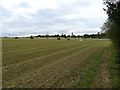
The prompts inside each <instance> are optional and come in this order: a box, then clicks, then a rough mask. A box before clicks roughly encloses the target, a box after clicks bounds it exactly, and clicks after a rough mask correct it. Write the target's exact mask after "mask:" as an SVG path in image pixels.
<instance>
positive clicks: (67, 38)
mask: <svg viewBox="0 0 120 90" xmlns="http://www.w3.org/2000/svg"><path fill="white" fill-rule="evenodd" d="M15 39H19V37H15ZM30 39H34V37H30ZM57 40H61V38H60V37H58V38H57ZM66 40H70V38H66ZM82 41H83V40H82V39H80V42H82Z"/></svg>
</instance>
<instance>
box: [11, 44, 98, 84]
mask: <svg viewBox="0 0 120 90" xmlns="http://www.w3.org/2000/svg"><path fill="white" fill-rule="evenodd" d="M97 45H99V44H97ZM95 46H96V45H95ZM92 47H93V48H94V46H92ZM89 48H91V47H89ZM93 48H92V49H93ZM86 50H88V48H87V49H85V50H83V51H84V52H85V51H86ZM80 52H82V51H80ZM80 52H77V53H75V54H74V55H72V56H71V57H68V58H65V60H66V59H67V60H68V59H69V58H72V57H75V56H76V55H79V53H80ZM61 61H62V62H64V59H62V60H60V61H58V62H55V63H59V62H61ZM69 62H70V61H69ZM55 63H52V64H53V65H54V64H55ZM52 64H50V66H52ZM48 66H49V65H48ZM48 66H46V68H47V67H48ZM44 68H45V67H43V69H44ZM40 69H41V68H40ZM37 71H39V70H37ZM37 71H35V72H37ZM30 73H31V72H30ZM33 73H34V72H33ZM27 74H28V73H27ZM28 75H29V74H28ZM24 76H25V77H26V76H27V75H24ZM25 77H24V78H25ZM21 78H22V76H20V77H19V79H21ZM28 78H29V77H28ZM16 80H17V79H16ZM28 80H29V79H28ZM13 83H15V82H13Z"/></svg>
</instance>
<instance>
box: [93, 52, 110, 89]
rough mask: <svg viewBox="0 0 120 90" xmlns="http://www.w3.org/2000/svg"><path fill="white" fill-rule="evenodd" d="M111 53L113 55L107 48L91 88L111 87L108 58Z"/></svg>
mask: <svg viewBox="0 0 120 90" xmlns="http://www.w3.org/2000/svg"><path fill="white" fill-rule="evenodd" d="M110 55H111V52H110V50H106V51H105V52H104V54H103V61H102V63H101V65H100V68H99V70H98V72H97V75H96V77H95V79H94V81H93V83H92V85H91V88H111V80H110V75H109V71H108V60H109V57H110Z"/></svg>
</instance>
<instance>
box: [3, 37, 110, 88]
mask: <svg viewBox="0 0 120 90" xmlns="http://www.w3.org/2000/svg"><path fill="white" fill-rule="evenodd" d="M2 42H3V47H2V49H3V51H2V52H3V68H2V69H3V88H110V87H111V79H110V74H109V71H108V66H109V63H108V60H109V59H110V58H111V48H110V44H111V42H110V40H106V39H102V40H99V39H84V40H83V42H80V41H79V39H71V40H65V39H62V40H56V39H33V40H30V39H27V38H26V39H25V38H24V39H23V38H20V39H9V38H6V39H5V38H4V39H3V41H2Z"/></svg>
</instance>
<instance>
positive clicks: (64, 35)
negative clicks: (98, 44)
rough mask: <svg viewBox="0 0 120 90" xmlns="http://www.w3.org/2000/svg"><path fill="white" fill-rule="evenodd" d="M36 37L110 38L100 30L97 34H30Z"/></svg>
mask: <svg viewBox="0 0 120 90" xmlns="http://www.w3.org/2000/svg"><path fill="white" fill-rule="evenodd" d="M30 37H31V38H32V37H35V38H58V37H59V38H109V37H107V35H106V34H105V33H100V32H98V33H97V34H84V35H74V34H73V33H72V34H71V35H66V34H63V33H62V34H61V35H60V34H55V35H48V34H47V35H37V36H30Z"/></svg>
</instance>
